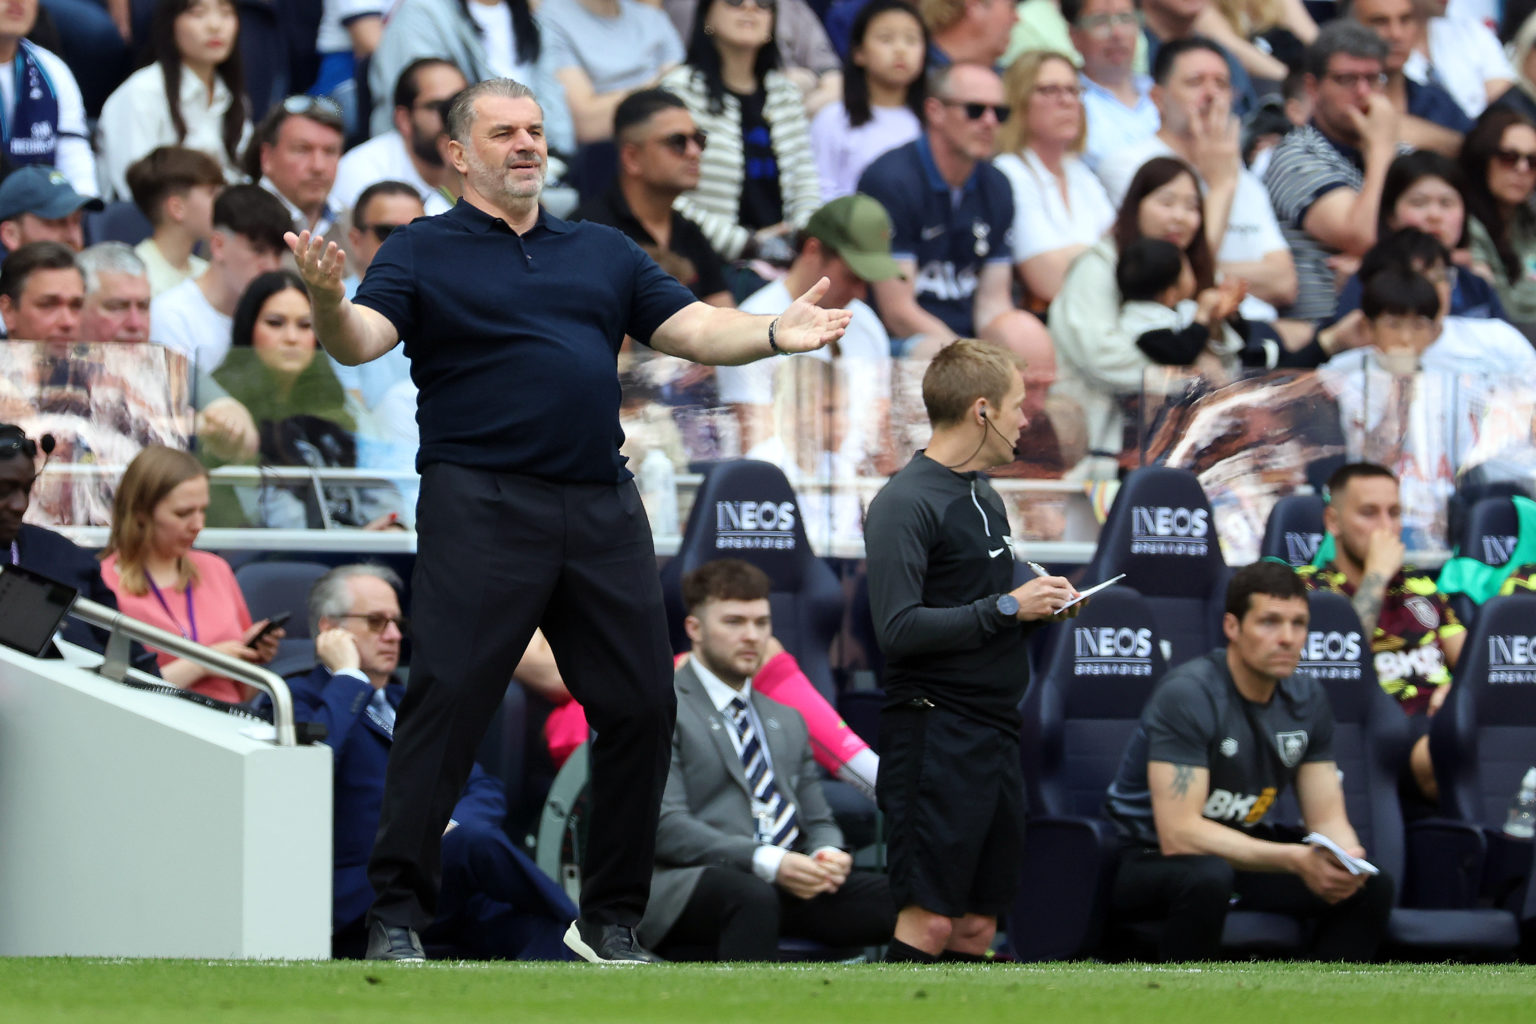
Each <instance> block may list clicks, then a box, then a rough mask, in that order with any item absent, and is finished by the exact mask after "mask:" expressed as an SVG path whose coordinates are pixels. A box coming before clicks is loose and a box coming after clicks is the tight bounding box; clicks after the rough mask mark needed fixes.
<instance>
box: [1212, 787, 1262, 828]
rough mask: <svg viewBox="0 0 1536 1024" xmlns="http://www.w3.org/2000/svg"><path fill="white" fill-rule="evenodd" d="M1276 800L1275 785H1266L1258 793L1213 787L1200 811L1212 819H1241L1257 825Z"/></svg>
mask: <svg viewBox="0 0 1536 1024" xmlns="http://www.w3.org/2000/svg"><path fill="white" fill-rule="evenodd" d="M1274 802H1275V787H1273V786H1265V787H1264V789H1263V790H1262V791H1260V792H1259V793H1257V794H1249V793H1231V792H1228V791H1227V790H1225V789H1213V790H1211V795H1210V796H1209V797H1208V798H1207V799H1206V801H1205V806H1204V807H1203V808H1201V810H1200V813H1201V814H1202V815H1203V816H1205V817H1207V818H1210V819H1211V820H1212V821H1240V822H1242V823H1243V824H1244V825H1257V824H1258V823H1259V822H1261V821H1263V820H1264V815H1265V814H1267V813H1268V812H1269V805H1270V804H1272V803H1274Z"/></svg>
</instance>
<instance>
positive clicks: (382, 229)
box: [357, 224, 405, 242]
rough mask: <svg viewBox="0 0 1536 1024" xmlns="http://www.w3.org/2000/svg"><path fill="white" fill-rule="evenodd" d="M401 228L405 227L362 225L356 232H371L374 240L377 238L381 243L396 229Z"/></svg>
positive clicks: (395, 225)
mask: <svg viewBox="0 0 1536 1024" xmlns="http://www.w3.org/2000/svg"><path fill="white" fill-rule="evenodd" d="M403 227H405V225H404V224H362V225H359V227H358V229H357V230H359V231H371V232H373V237H374V238H377V239H378V240H379V241H380V242H383V241H384V239H386V238H388V237H389V236H390V234H391V233H392V232H393V231H394V230H395V229H396V228H403Z"/></svg>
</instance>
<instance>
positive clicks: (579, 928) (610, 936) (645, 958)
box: [565, 918, 662, 964]
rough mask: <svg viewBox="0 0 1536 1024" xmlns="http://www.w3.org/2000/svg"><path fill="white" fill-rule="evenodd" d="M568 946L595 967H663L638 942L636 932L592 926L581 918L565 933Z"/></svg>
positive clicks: (615, 926)
mask: <svg viewBox="0 0 1536 1024" xmlns="http://www.w3.org/2000/svg"><path fill="white" fill-rule="evenodd" d="M565 944H566V945H567V946H569V947H570V949H571V951H572V952H574V953H575V954H576V955H577V956H579V957H581V958H582V959H583V960H590V961H591V962H592V963H594V964H659V963H661V962H662V960H661V957H659V956H657V955H656V954H655V953H652V952H651V951H650V950H648V949H646V948H645V947H644V946H641V945H640V943H638V942H636V941H635V930H634V929H633V928H626V927H625V926H624V925H619V924H592V923H591V922H589V921H583V920H581V919H580V918H578V919H576V920H575V921H572V922H571V926H570V927H569V928H567V929H566V930H565Z"/></svg>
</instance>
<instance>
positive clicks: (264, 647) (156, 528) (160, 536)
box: [101, 445, 283, 704]
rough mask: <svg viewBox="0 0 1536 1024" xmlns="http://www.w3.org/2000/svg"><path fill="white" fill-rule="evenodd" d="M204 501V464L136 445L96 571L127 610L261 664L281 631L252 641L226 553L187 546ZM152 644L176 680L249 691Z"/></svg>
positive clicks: (193, 686) (229, 693)
mask: <svg viewBox="0 0 1536 1024" xmlns="http://www.w3.org/2000/svg"><path fill="white" fill-rule="evenodd" d="M207 509H208V471H207V470H206V469H204V468H203V465H202V463H200V462H198V461H197V459H196V457H194V456H193V455H191V454H189V453H188V452H184V451H180V450H178V449H175V448H166V447H163V446H161V445H151V446H150V447H148V448H145V449H144V450H143V451H141V452H140V453H139V454H138V455H137V456H136V457H135V458H134V460H133V461H132V462H131V463H129V464H128V468H127V470H125V471H124V473H123V479H122V481H121V482H120V483H119V484H118V486H117V496H116V497H115V498H114V499H113V504H112V533H111V536H110V538H109V539H108V541H107V550H106V553H105V555H104V556H103V558H102V563H101V577H102V579H104V580H105V581H106V583H107V586H109V587H111V588H112V592H113V593H115V594H116V595H117V606H118V607H119V608H120V609H122V611H123V612H124V613H126V614H128V615H130V616H132V617H133V618H135V619H138V620H139V621H141V622H147V623H149V624H150V625H152V626H159V627H160V628H161V629H164V630H168V631H170V632H172V633H179V634H181V635H182V636H183V637H185V638H186V639H188V640H191V641H194V642H195V643H200V644H202V645H204V646H205V647H212V648H213V649H214V650H216V651H222V652H223V653H225V654H229V655H232V656H234V657H236V658H241V659H244V660H245V661H250V662H255V663H256V664H260V665H264V664H266V663H267V662H269V661H271V660H272V657H273V655H275V654H276V653H277V642H278V640H279V639H281V638H282V636H283V631H282V630H281V629H278V630H274V631H273V632H271V633H269V634H267V635H266V636H265V637H263V638H262V639H261V640H259V641H257V642H256V643H255V645H254V646H252V644H251V640H252V638H253V637H255V635H256V634H257V633H258V632H260V630H261V628H262V627H263V626H265V625H266V620H265V619H263V620H262V621H261V622H258V623H254V624H253V623H252V622H251V613H250V611H249V610H248V609H247V608H246V606H245V597H244V595H242V594H241V593H240V586H239V584H238V583H236V582H235V574H234V572H233V571H232V570H231V569H230V567H229V563H228V562H226V561H224V559H222V558H220V557H219V556H218V555H215V554H212V553H211V552H207V551H194V550H192V545H193V544H194V543H195V542H196V541H197V535H198V534H199V533H201V532H202V529H203V516H204V513H205V512H206V511H207ZM150 650H155V649H154V648H153V647H151V648H150ZM155 653H156V654H157V655H158V657H159V661H160V674H161V675H162V676H163V677H164V678H165V681H166V682H167V683H169V684H170V685H171V686H174V687H176V688H177V689H179V690H191V691H192V692H194V693H200V694H203V695H204V696H207V697H213V698H215V699H217V700H222V701H227V702H229V703H232V704H233V703H238V702H240V701H242V700H245V699H246V698H248V697H249V696H251V693H250V691H249V688H248V687H245V686H243V685H241V684H239V683H236V682H235V681H234V680H232V679H226V678H224V677H223V676H218V675H211V674H209V673H208V672H207V670H205V669H204V668H203V667H202V666H201V665H198V664H196V663H195V662H191V661H188V660H186V659H184V658H178V657H175V656H174V655H171V654H167V653H165V652H162V651H156V652H155Z"/></svg>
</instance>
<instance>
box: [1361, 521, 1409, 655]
mask: <svg viewBox="0 0 1536 1024" xmlns="http://www.w3.org/2000/svg"><path fill="white" fill-rule="evenodd" d="M1403 550H1404V549H1403V539H1402V537H1401V535H1399V534H1398V533H1396V532H1394V531H1392V530H1385V529H1383V530H1376V531H1374V532H1373V533H1372V534H1371V540H1370V544H1369V546H1368V547H1367V548H1366V553H1365V575H1364V576H1362V577H1361V578H1360V585H1359V586H1358V587H1356V588H1355V597H1354V600H1353V601H1352V602H1351V604H1353V605H1354V606H1355V614H1356V615H1358V616H1360V625H1361V626H1363V627H1364V628H1365V632H1364V635H1365V636H1375V635H1376V624H1377V622H1379V621H1380V619H1381V605H1382V602H1383V601H1385V600H1386V598H1387V584H1388V583H1390V582H1391V581H1392V577H1394V576H1396V575H1397V571H1398V570H1399V569H1401V568H1402V567H1403Z"/></svg>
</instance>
